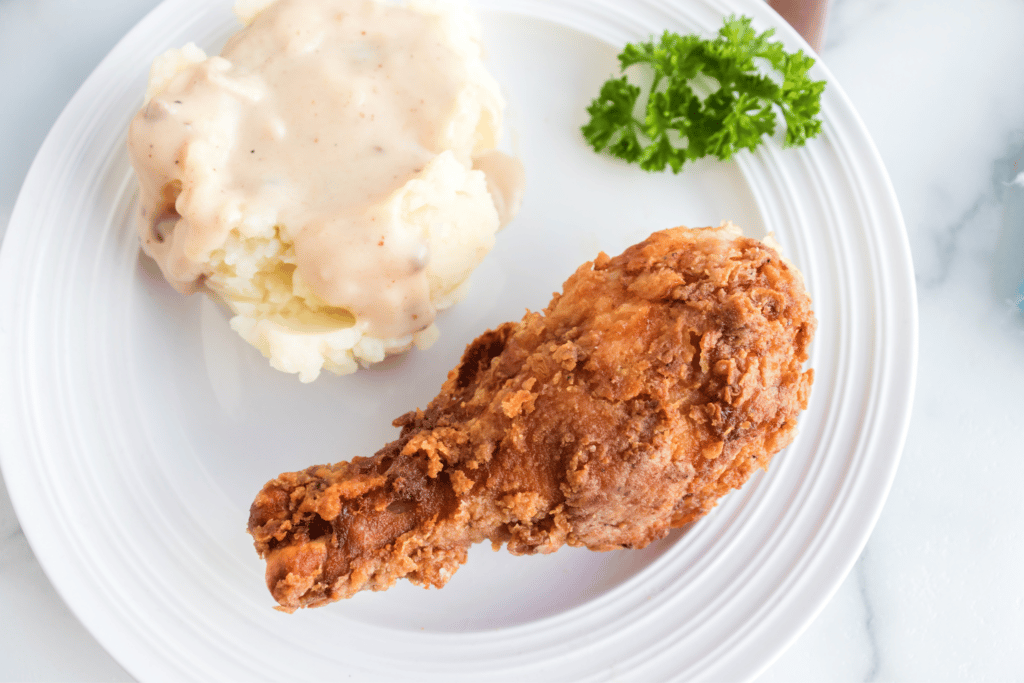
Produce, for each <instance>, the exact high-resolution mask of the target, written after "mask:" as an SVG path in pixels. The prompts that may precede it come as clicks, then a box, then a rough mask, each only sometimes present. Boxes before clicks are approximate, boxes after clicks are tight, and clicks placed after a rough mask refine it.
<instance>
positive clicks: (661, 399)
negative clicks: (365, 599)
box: [249, 227, 815, 611]
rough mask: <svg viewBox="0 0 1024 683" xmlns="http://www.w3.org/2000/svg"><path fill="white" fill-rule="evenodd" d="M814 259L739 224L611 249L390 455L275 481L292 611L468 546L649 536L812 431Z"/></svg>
mask: <svg viewBox="0 0 1024 683" xmlns="http://www.w3.org/2000/svg"><path fill="white" fill-rule="evenodd" d="M810 306H811V302H810V299H809V297H808V296H807V293H806V291H805V290H804V287H803V282H802V279H801V277H800V274H799V273H798V272H797V271H796V270H795V269H794V268H793V267H792V266H790V265H789V264H788V263H787V262H786V261H784V260H783V259H782V258H781V257H780V256H779V254H778V253H777V252H776V251H775V250H774V249H772V248H771V247H769V246H767V245H765V244H763V243H762V242H759V241H757V240H753V239H748V238H745V237H741V236H738V235H737V233H736V232H734V231H733V230H732V229H730V228H728V227H722V228H704V229H699V230H691V229H687V228H674V229H672V230H665V231H662V232H658V233H655V234H653V235H651V237H649V238H648V239H647V240H645V241H644V242H642V243H640V244H638V245H635V246H633V247H630V248H629V249H627V250H626V251H625V252H624V253H623V254H622V255H620V256H617V257H615V258H609V257H608V256H606V255H604V254H600V255H599V256H598V257H597V259H595V261H594V262H593V263H587V264H584V265H583V266H582V267H580V268H579V270H577V271H576V273H575V274H574V275H573V276H572V277H570V278H569V280H568V281H567V282H566V283H565V287H564V292H563V293H562V294H556V295H555V296H554V298H553V299H552V301H551V303H550V305H549V306H548V307H547V309H545V311H544V313H543V314H539V313H527V314H526V316H525V317H524V318H523V319H522V321H520V322H519V323H505V324H504V325H501V326H500V327H498V328H497V329H494V330H490V331H488V332H486V333H484V334H483V335H481V336H480V337H478V338H477V339H476V340H475V341H474V342H473V343H472V344H470V345H469V346H468V347H467V349H466V351H465V353H464V354H463V357H462V360H461V362H460V363H459V365H458V367H456V368H455V369H454V370H452V371H451V372H450V373H449V375H448V379H447V381H446V382H445V383H444V386H443V387H442V389H441V392H440V393H439V394H438V396H437V397H436V398H435V399H434V400H433V401H432V402H431V403H430V405H429V406H428V407H427V408H426V410H423V411H419V410H417V411H414V412H411V413H408V414H406V415H403V416H402V417H400V418H398V419H397V420H396V421H395V425H396V426H398V427H401V428H402V431H401V435H400V437H399V439H398V440H397V441H395V442H393V443H391V444H389V445H387V446H385V447H384V448H383V449H381V450H380V451H379V452H378V453H377V454H376V455H374V456H373V457H372V458H355V459H354V460H353V461H352V462H351V463H347V462H342V463H338V464H336V465H332V466H319V467H311V468H309V469H307V470H305V471H304V472H295V473H288V474H283V475H281V476H280V477H278V478H277V479H275V480H273V481H271V482H269V483H268V484H267V485H266V486H265V487H264V489H263V491H262V492H261V493H260V494H259V495H258V496H257V498H256V500H255V502H254V503H253V506H252V510H251V513H250V519H249V531H250V533H251V534H252V535H253V538H254V539H255V545H256V549H257V551H258V552H259V554H260V556H261V557H264V558H266V560H267V584H268V586H269V588H270V590H271V593H272V594H273V596H274V598H275V599H276V600H277V601H278V602H279V603H280V605H281V608H282V609H285V610H287V611H291V610H294V609H296V608H298V607H313V606H317V605H321V604H324V603H326V602H330V601H333V600H338V599H340V598H346V597H350V596H351V595H353V594H354V593H356V592H357V591H360V590H364V589H372V590H383V589H385V588H388V587H389V586H391V585H392V584H393V583H394V582H395V581H396V580H397V579H399V578H407V579H409V580H411V581H413V582H415V583H420V584H424V585H433V586H438V587H440V586H443V585H444V584H445V583H446V582H447V581H448V579H449V578H450V577H451V575H452V573H454V571H455V570H456V569H457V568H458V566H459V565H460V564H462V563H463V562H464V561H465V558H466V551H467V549H468V547H469V546H470V545H471V544H473V543H477V542H480V541H483V540H487V539H489V540H491V541H492V543H493V544H494V545H495V547H497V546H499V545H500V544H506V545H507V547H508V550H509V551H510V552H512V553H514V554H529V553H536V552H544V553H547V552H552V551H554V550H557V549H558V548H559V547H561V546H562V545H564V544H569V545H574V546H585V547H588V548H591V549H593V550H610V549H614V548H642V547H644V546H646V545H647V544H648V543H650V542H651V541H654V540H656V539H658V538H661V537H662V536H664V535H665V534H666V533H667V532H668V530H669V529H670V528H671V527H677V526H681V525H683V524H686V523H687V522H690V521H693V520H695V519H697V518H699V517H701V516H703V515H704V514H706V513H707V512H708V511H709V510H710V509H711V508H713V507H714V506H715V504H716V503H717V501H718V499H719V498H720V497H721V496H722V495H723V494H725V493H726V492H728V491H729V490H730V489H733V488H737V487H739V486H740V485H742V484H743V482H745V481H746V480H747V479H748V478H749V477H750V475H751V474H752V473H753V472H754V471H755V470H756V469H757V468H764V467H767V465H768V461H769V460H770V458H771V456H772V455H774V454H775V453H776V452H778V451H779V450H780V449H782V448H783V447H785V446H786V445H787V444H789V443H790V441H792V439H793V437H794V435H795V433H796V418H797V415H798V413H799V412H800V410H802V409H803V408H805V407H806V406H807V399H808V394H809V391H810V386H811V382H812V379H813V373H812V371H810V370H808V371H806V372H805V371H804V370H803V368H802V366H803V363H804V361H805V360H806V359H807V347H808V345H809V344H810V342H811V338H812V337H813V334H814V329H815V320H814V315H813V313H812V311H811V308H810Z"/></svg>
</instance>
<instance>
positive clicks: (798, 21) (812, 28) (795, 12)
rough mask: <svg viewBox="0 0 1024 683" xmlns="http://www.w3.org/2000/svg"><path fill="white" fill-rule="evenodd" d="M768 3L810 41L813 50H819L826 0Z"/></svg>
mask: <svg viewBox="0 0 1024 683" xmlns="http://www.w3.org/2000/svg"><path fill="white" fill-rule="evenodd" d="M768 4H769V5H771V7H772V9H774V10H775V11H776V12H778V13H779V14H781V15H782V18H783V19H785V20H786V21H788V22H789V25H790V26H792V27H793V28H795V29H796V30H797V33H799V34H800V35H802V36H803V37H804V40H806V41H807V42H808V43H810V45H811V47H812V48H814V51H815V52H820V51H821V45H822V43H823V42H824V41H825V20H826V18H827V16H826V15H827V14H828V0H768Z"/></svg>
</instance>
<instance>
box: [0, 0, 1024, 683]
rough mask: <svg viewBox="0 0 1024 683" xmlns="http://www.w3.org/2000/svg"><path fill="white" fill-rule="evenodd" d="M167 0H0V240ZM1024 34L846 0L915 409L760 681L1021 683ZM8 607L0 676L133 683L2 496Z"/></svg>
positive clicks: (845, 56)
mask: <svg viewBox="0 0 1024 683" xmlns="http://www.w3.org/2000/svg"><path fill="white" fill-rule="evenodd" d="M155 4H156V0H89V1H88V2H86V1H85V0H0V85H2V86H3V91H4V92H5V93H7V94H6V95H5V97H4V101H5V103H6V106H4V107H0V130H3V131H5V133H4V134H3V136H0V159H2V160H3V162H2V163H0V235H2V231H3V230H4V229H5V228H6V225H7V222H8V219H9V218H10V214H11V211H12V209H13V206H14V202H15V200H16V198H17V193H18V190H19V188H20V186H21V183H22V181H23V179H24V177H25V174H26V172H27V171H28V167H29V165H30V163H31V161H32V158H33V156H34V155H35V152H36V150H37V149H38V148H39V146H40V144H41V143H42V141H43V138H44V137H45V135H46V133H47V131H48V130H49V128H50V126H51V125H52V124H53V122H54V121H55V120H56V118H57V116H58V114H59V113H60V111H61V109H62V108H63V107H64V105H65V104H66V102H67V101H68V99H70V97H71V96H72V95H73V94H74V92H75V90H76V89H77V88H78V87H79V85H80V84H81V83H82V81H83V80H84V79H85V78H86V77H87V76H88V75H89V73H90V72H91V71H92V69H93V68H94V67H95V66H96V64H98V63H99V61H100V60H101V59H102V58H103V56H104V55H105V54H106V53H107V52H108V51H109V50H110V48H111V47H113V45H114V44H115V43H116V42H117V40H118V39H119V38H120V37H121V36H122V35H124V33H125V32H127V31H128V30H129V29H130V28H131V27H132V26H133V25H134V24H135V23H136V22H137V21H138V20H139V19H140V18H141V17H142V16H144V15H145V13H146V12H148V11H149V10H150V9H151V8H152V7H153V6H154V5H155ZM1022 26H1024V3H1021V2H1020V1H1019V0H975V1H974V2H969V3H968V2H963V0H832V7H831V12H830V17H829V27H828V34H827V36H826V40H825V46H824V48H823V50H822V58H823V59H824V61H825V62H826V63H827V64H828V66H829V68H830V69H831V71H832V73H833V74H835V76H836V77H837V79H838V80H839V82H840V83H841V84H842V86H843V87H844V89H845V90H846V92H847V94H848V95H849V97H850V99H851V100H852V101H853V104H854V106H855V107H856V108H857V110H858V111H859V113H860V115H861V116H862V118H863V120H864V122H865V123H866V125H867V127H868V129H869V130H870V132H871V135H872V136H873V138H874V140H875V142H876V144H877V146H878V149H879V151H880V152H881V155H882V158H883V159H884V161H885V164H886V166H887V168H888V170H889V173H890V175H891V178H892V181H893V185H894V186H895V188H896V192H897V195H898V197H899V201H900V205H901V207H902V209H903V213H904V217H905V219H906V225H907V231H908V234H909V239H910V244H911V248H912V251H913V257H914V263H915V273H916V280H917V286H918V300H919V305H920V316H921V319H920V339H921V345H920V365H919V375H918V384H917V399H916V403H915V406H914V410H913V417H912V421H911V425H910V431H909V435H908V438H907V442H906V446H905V448H904V452H903V458H902V461H901V464H900V469H899V472H898V474H897V476H896V480H895V483H894V485H893V488H892V492H891V494H890V496H889V500H888V502H887V504H886V507H885V509H884V511H883V513H882V515H881V518H880V520H879V522H878V525H877V527H876V529H875V531H874V533H873V535H872V536H871V538H870V540H869V541H868V543H867V546H866V548H865V549H864V552H863V554H862V556H861V558H860V560H859V561H858V562H857V564H856V565H855V567H854V569H853V571H852V572H851V573H850V575H849V576H848V577H847V579H846V580H845V581H844V582H843V584H842V585H841V586H840V588H839V589H838V591H837V592H836V594H835V596H834V597H833V599H832V600H831V602H830V603H829V604H828V605H827V606H826V607H825V609H824V610H823V611H822V613H821V614H820V615H819V616H818V617H817V619H816V620H815V621H813V622H812V623H811V624H810V626H809V627H808V628H807V630H806V631H805V632H804V633H803V634H802V635H800V637H799V638H798V639H797V640H796V641H795V642H794V643H793V645H792V646H791V647H790V648H789V650H787V651H786V652H785V653H784V654H783V655H782V656H781V657H780V658H779V659H778V660H777V661H776V662H775V663H774V664H773V665H772V666H771V667H770V668H769V669H768V670H767V671H765V672H764V673H763V674H762V676H761V677H760V678H759V679H758V680H759V681H805V680H806V681H820V680H829V681H874V680H901V681H911V680H956V681H961V680H962V681H988V680H1000V681H1005V680H1024V582H1022V581H1021V580H1020V579H1019V576H1020V573H1021V567H1022V566H1024V534H1022V533H1021V531H1020V528H1021V527H1020V524H1021V521H1022V520H1024V496H1021V495H1020V494H1019V493H1018V491H1017V484H1018V482H1020V481H1024V458H1022V457H1021V456H1022V455H1024V419H1021V418H1022V416H1024V315H1022V314H1021V313H1020V311H1018V310H1017V308H1015V306H1014V303H1013V301H1014V296H1015V292H1016V287H1017V284H1018V283H1019V282H1020V279H1021V278H1022V277H1024V189H1021V187H1022V186H1018V185H1015V184H1012V183H1011V181H1012V180H1013V179H1014V178H1015V177H1016V176H1017V174H1018V173H1019V172H1022V171H1024V166H1021V163H1022V161H1024V69H1022V68H1021V65H1022V64H1024V41H1021V40H1020V30H1021V27H1022ZM1018 167H1020V168H1018ZM0 614H3V615H4V618H3V619H0V681H65V680H66V681H72V680H76V681H94V680H95V681H125V680H131V677H130V676H129V675H128V674H127V672H125V671H124V669H122V668H121V667H120V666H119V665H118V664H117V662H116V661H114V659H113V658H111V657H110V656H109V655H108V654H107V653H106V652H105V651H104V650H103V649H102V648H101V647H100V645H99V644H98V643H97V642H96V641H95V639H93V637H92V636H91V635H90V634H89V633H88V632H87V631H86V630H85V629H84V628H83V627H82V626H81V625H80V624H79V622H78V621H77V620H76V618H75V617H74V615H73V614H72V613H71V612H70V610H69V609H68V608H67V607H66V606H65V605H64V603H63V601H62V600H61V598H60V596H59V595H58V594H57V593H56V591H55V590H54V588H53V586H52V585H51V584H50V582H49V581H48V580H47V578H46V576H45V574H44V573H43V570H42V569H41V567H40V566H39V563H38V562H37V561H36V559H35V557H34V556H33V554H32V551H31V549H30V547H29V545H28V543H27V541H26V539H25V536H24V534H23V533H22V531H21V528H20V526H19V524H18V521H17V518H16V517H15V515H14V511H13V509H12V508H11V503H10V499H9V497H8V495H7V490H6V488H5V486H3V485H0Z"/></svg>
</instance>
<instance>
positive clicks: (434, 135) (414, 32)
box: [129, 0, 522, 382]
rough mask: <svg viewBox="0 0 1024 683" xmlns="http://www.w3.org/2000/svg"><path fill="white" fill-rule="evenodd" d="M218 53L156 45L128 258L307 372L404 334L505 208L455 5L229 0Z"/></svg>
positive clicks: (495, 98) (459, 283)
mask: <svg viewBox="0 0 1024 683" xmlns="http://www.w3.org/2000/svg"><path fill="white" fill-rule="evenodd" d="M236 13H237V14H238V16H239V18H240V19H241V20H242V21H243V23H245V24H246V26H245V28H243V29H242V30H241V31H240V32H239V33H238V34H236V35H235V36H234V37H233V38H231V39H230V40H229V41H228V43H227V45H226V46H225V48H224V50H223V51H222V53H221V55H219V56H214V57H207V55H206V54H205V53H204V52H203V51H202V50H200V49H199V48H198V47H196V46H195V45H191V44H190V45H187V46H185V47H184V48H182V49H180V50H171V51H170V52H168V53H166V54H164V55H162V56H161V57H159V58H158V59H157V60H156V61H155V62H154V65H153V69H152V72H151V75H150V84H149V91H148V93H147V96H146V104H145V105H144V107H143V108H142V110H141V111H140V112H139V114H138V115H137V116H136V117H135V119H134V121H133V122H132V126H131V130H130V133H129V150H130V152H131V157H132V163H133V165H134V167H135V169H136V173H137V175H138V178H139V184H140V221H139V228H140V236H141V238H142V246H143V250H144V251H145V252H146V253H147V254H149V255H150V256H152V257H153V258H154V259H155V260H156V261H157V262H158V263H159V265H160V268H161V270H162V271H163V273H164V275H165V277H166V278H167V280H168V281H169V282H170V283H171V284H173V285H174V286H175V287H176V288H177V289H179V290H180V291H182V292H185V293H188V292H192V291H195V290H197V289H199V288H205V289H207V290H208V291H211V292H213V293H214V294H215V295H217V296H218V297H220V298H221V299H222V300H223V301H224V302H225V303H226V304H227V305H228V306H229V307H230V308H231V310H232V311H233V313H234V315H233V317H232V319H231V327H232V328H233V329H234V330H236V331H237V332H238V333H239V334H240V335H241V336H242V337H243V338H244V339H245V340H246V341H248V342H249V343H250V344H252V345H253V346H255V347H257V348H258V349H259V350H260V351H262V352H263V354H264V355H266V356H267V357H268V358H269V359H270V363H271V365H273V366H274V367H275V368H278V369H280V370H283V371H285V372H291V373H297V374H298V375H299V379H301V380H302V381H306V382H308V381H312V380H313V379H315V378H316V377H317V376H318V375H319V374H320V371H321V369H322V368H327V369H328V370H331V371H333V372H335V373H339V374H343V373H349V372H353V371H355V370H356V369H357V367H358V366H359V365H360V364H362V365H366V364H370V363H375V362H378V361H380V360H382V359H383V358H384V357H385V356H386V355H387V354H388V353H393V352H398V351H403V350H406V349H408V348H409V347H410V346H411V345H413V344H414V343H415V344H417V345H419V346H426V345H429V344H430V343H432V342H433V340H434V339H435V338H436V336H437V330H436V328H435V326H434V325H433V321H434V317H435V315H436V312H437V311H438V310H440V309H443V308H445V307H447V306H450V305H451V304H453V303H455V302H456V301H458V300H459V298H460V297H461V296H462V293H463V290H464V285H465V283H466V281H467V278H468V276H469V275H470V273H471V272H472V270H473V269H474V268H475V267H476V266H477V265H478V264H479V263H480V261H481V260H482V259H483V258H484V256H485V255H486V254H487V252H488V251H489V250H490V248H491V247H492V246H493V244H494V234H495V232H496V231H497V230H498V229H499V228H500V226H501V225H502V224H503V223H504V221H506V220H508V219H509V218H510V217H511V215H513V214H514V213H515V210H516V208H517V206H518V196H519V192H520V189H521V184H522V175H521V168H520V167H519V166H518V164H517V162H515V161H514V160H512V159H511V158H510V157H507V156H506V155H503V154H501V153H499V152H496V151H495V150H494V147H495V145H496V143H497V141H498V137H499V131H500V127H501V116H502V109H503V106H504V102H503V100H502V97H501V94H500V92H499V90H498V86H497V83H496V82H495V81H494V79H493V78H492V77H491V76H490V75H489V74H488V73H487V72H486V70H485V69H484V66H483V63H482V61H481V57H480V45H479V39H478V28H477V26H476V24H475V22H474V21H473V19H472V17H471V16H470V15H469V14H468V13H467V11H466V10H465V9H462V8H453V7H447V6H441V5H436V4H426V3H416V4H410V5H402V6H398V5H394V4H389V3H383V2H375V1H373V0H277V1H276V2H270V3H268V2H265V1H264V0H243V1H240V2H239V3H238V5H237V6H236Z"/></svg>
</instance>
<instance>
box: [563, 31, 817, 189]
mask: <svg viewBox="0 0 1024 683" xmlns="http://www.w3.org/2000/svg"><path fill="white" fill-rule="evenodd" d="M750 23H751V20H750V18H749V17H739V18H737V17H736V16H735V15H733V16H730V17H728V18H727V19H726V20H725V23H724V25H723V26H722V28H721V29H719V31H718V36H717V37H716V38H714V39H711V40H706V39H703V38H701V37H699V36H695V35H686V36H681V35H678V34H675V33H670V32H668V31H666V32H665V33H664V34H662V36H661V39H660V40H658V41H657V42H655V40H654V39H653V38H652V39H651V40H649V41H648V42H646V43H638V44H633V43H629V44H627V45H626V47H625V48H624V49H623V50H622V53H621V54H620V55H619V63H620V65H621V67H622V71H625V70H626V69H627V68H629V67H631V66H634V65H637V64H640V65H644V66H646V67H647V68H649V69H650V70H651V72H652V74H653V79H652V82H651V86H650V90H649V91H648V95H647V104H646V107H645V109H644V115H643V118H642V119H640V118H637V116H636V115H635V114H634V112H636V111H637V102H638V100H639V99H640V96H641V93H642V89H641V88H640V87H639V86H637V85H634V84H632V83H630V82H629V79H628V78H627V77H626V76H622V77H621V78H613V79H611V80H609V81H607V82H606V83H605V84H604V85H603V86H602V87H601V92H600V94H599V95H598V96H597V97H596V98H595V99H594V101H593V102H591V104H590V106H589V107H587V113H589V114H590V121H589V122H587V123H586V124H585V125H584V126H583V128H582V131H583V136H584V137H585V138H586V140H587V142H588V143H590V145H591V146H592V147H593V148H594V151H596V152H601V151H607V152H608V153H609V154H611V155H612V156H615V157H618V158H620V159H625V160H626V161H628V162H631V163H638V164H640V167H641V168H643V169H644V170H646V171H663V170H665V167H666V166H667V167H671V169H672V171H673V173H679V171H680V170H681V169H682V168H683V164H684V163H685V162H686V161H693V160H695V159H700V158H701V157H704V156H708V155H714V156H716V157H718V158H719V159H721V160H723V161H725V160H727V159H730V158H731V157H732V155H733V154H735V153H736V152H737V151H739V150H741V149H750V150H753V149H754V148H756V147H757V146H758V145H760V144H761V141H762V138H763V137H764V136H766V135H771V134H772V133H773V132H774V131H775V124H776V118H777V113H776V112H780V113H781V114H782V118H783V120H784V121H785V123H786V137H785V143H784V144H785V146H787V147H791V146H796V145H802V144H804V143H805V142H806V141H807V140H808V138H813V137H814V136H816V135H817V134H818V133H820V132H821V120H820V119H819V118H818V113H819V112H820V111H821V93H822V91H824V89H825V81H812V80H811V79H810V77H809V76H808V72H809V71H810V68H811V66H813V65H814V60H813V59H812V58H810V57H808V56H806V55H805V54H804V53H803V51H802V50H801V51H799V52H797V53H796V54H789V53H787V52H786V51H785V50H784V49H783V46H782V43H780V42H770V41H769V40H768V39H769V38H770V37H771V36H772V34H773V33H774V32H775V29H768V30H767V31H765V32H764V33H761V34H758V33H757V32H756V31H754V29H753V28H751V26H750ZM761 65H770V67H771V69H772V70H774V72H775V74H774V78H772V77H771V76H769V75H766V74H764V73H762V71H761V70H760V69H759V66H761ZM715 86H717V89H715ZM708 91H710V93H709V94H707V95H706V96H702V95H701V93H707V92H708Z"/></svg>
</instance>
